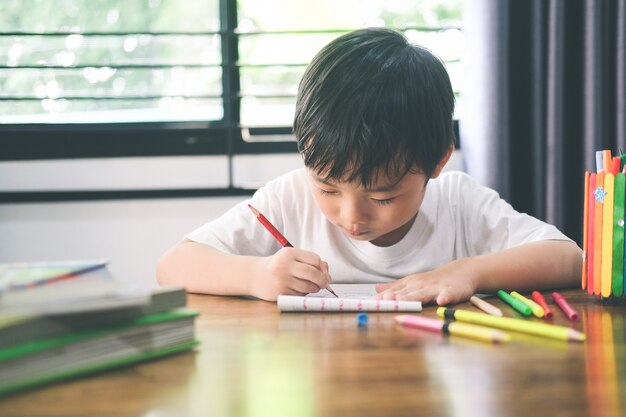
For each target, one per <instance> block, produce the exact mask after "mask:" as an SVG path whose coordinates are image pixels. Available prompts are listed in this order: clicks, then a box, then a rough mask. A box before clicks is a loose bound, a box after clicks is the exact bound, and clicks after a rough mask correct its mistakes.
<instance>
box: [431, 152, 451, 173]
mask: <svg viewBox="0 0 626 417" xmlns="http://www.w3.org/2000/svg"><path fill="white" fill-rule="evenodd" d="M452 152H454V146H450V148H448V152H446V154H445V155H444V156H443V158H441V161H439V164H437V168H435V172H433V175H431V176H430V178H437V177H438V176H439V174H441V171H443V167H445V166H446V164H447V163H448V160H449V159H450V157H451V156H452Z"/></svg>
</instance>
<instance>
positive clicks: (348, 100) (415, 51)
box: [294, 28, 454, 187]
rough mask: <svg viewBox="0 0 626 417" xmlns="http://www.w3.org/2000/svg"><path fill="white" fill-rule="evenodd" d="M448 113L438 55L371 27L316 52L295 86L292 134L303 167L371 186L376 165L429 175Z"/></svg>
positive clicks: (447, 129)
mask: <svg viewBox="0 0 626 417" xmlns="http://www.w3.org/2000/svg"><path fill="white" fill-rule="evenodd" d="M453 112H454V94H453V92H452V86H451V84H450V78H449V77H448V73H447V72H446V69H445V67H444V65H443V63H442V62H441V61H440V60H439V59H438V58H437V57H435V56H434V55H433V54H432V53H431V52H429V51H428V50H426V49H425V48H422V47H420V46H417V45H413V44H411V43H409V41H408V40H407V38H406V37H405V36H404V35H403V34H402V33H400V32H397V31H394V30H390V29H383V28H368V29H361V30H356V31H354V32H350V33H347V34H345V35H343V36H341V37H339V38H337V39H335V40H334V41H332V42H331V43H329V44H328V45H327V46H325V47H324V48H323V49H322V50H321V51H320V52H319V53H318V54H317V55H316V56H315V58H313V61H312V62H311V64H310V65H309V66H308V68H307V69H306V71H305V73H304V76H303V78H302V80H301V81H300V86H299V88H298V97H297V101H296V114H295V119H294V133H295V136H296V138H297V141H298V149H299V151H300V152H301V154H302V155H303V158H304V164H305V165H306V166H307V167H309V168H311V169H313V170H314V171H315V172H316V173H319V174H322V175H323V177H324V179H325V180H335V181H338V180H347V181H350V182H352V181H359V182H360V183H361V185H363V186H364V187H368V186H369V185H371V182H372V180H373V179H374V178H373V176H374V175H376V174H377V173H378V172H382V173H384V174H386V175H388V176H389V178H398V177H399V176H402V175H404V174H406V173H407V172H408V171H412V172H423V173H424V174H426V176H427V178H430V176H431V175H432V173H433V172H434V170H435V169H436V167H437V165H438V163H439V162H440V161H441V160H442V158H443V157H444V155H445V153H446V152H447V150H448V149H449V148H450V146H452V145H453V144H454V136H453V135H454V132H453V120H452V117H453ZM381 170H382V171H381Z"/></svg>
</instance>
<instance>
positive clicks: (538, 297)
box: [532, 291, 554, 319]
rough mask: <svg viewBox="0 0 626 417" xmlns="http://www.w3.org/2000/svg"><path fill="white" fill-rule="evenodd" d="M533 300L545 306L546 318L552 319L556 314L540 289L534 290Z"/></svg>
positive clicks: (542, 306)
mask: <svg viewBox="0 0 626 417" xmlns="http://www.w3.org/2000/svg"><path fill="white" fill-rule="evenodd" d="M532 297H533V300H534V301H535V302H536V303H537V304H539V305H540V306H541V308H543V313H544V316H543V317H545V318H546V319H551V318H552V316H554V313H553V312H552V310H550V307H548V303H546V299H545V298H543V295H541V293H540V292H539V291H533V293H532Z"/></svg>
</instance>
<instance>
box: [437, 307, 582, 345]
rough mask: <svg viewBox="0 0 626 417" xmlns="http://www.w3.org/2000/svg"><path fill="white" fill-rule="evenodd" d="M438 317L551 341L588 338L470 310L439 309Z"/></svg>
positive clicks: (546, 325)
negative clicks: (546, 338) (545, 338)
mask: <svg viewBox="0 0 626 417" xmlns="http://www.w3.org/2000/svg"><path fill="white" fill-rule="evenodd" d="M437 315H438V316H439V317H441V318H445V319H449V320H459V321H463V322H465V323H473V324H479V325H483V326H489V327H496V328H498V329H504V330H512V331H516V332H520V333H527V334H532V335H536V336H542V337H548V338H551V339H558V340H572V341H576V342H582V341H584V340H585V339H586V338H587V337H586V336H585V334H584V333H581V332H579V331H577V330H574V329H570V328H569V327H565V326H556V325H554V324H547V323H539V322H536V321H530V320H523V319H514V318H511V317H494V316H490V315H489V314H484V313H477V312H474V311H469V310H455V309H451V308H446V307H439V308H438V309H437Z"/></svg>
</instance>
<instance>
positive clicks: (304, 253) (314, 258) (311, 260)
mask: <svg viewBox="0 0 626 417" xmlns="http://www.w3.org/2000/svg"><path fill="white" fill-rule="evenodd" d="M294 255H295V259H296V261H298V262H302V263H305V264H309V265H311V266H314V267H315V268H317V269H319V270H321V267H320V263H321V262H322V259H321V258H320V256H319V255H318V254H317V253H314V252H309V251H308V250H302V249H296V250H295V252H294Z"/></svg>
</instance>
